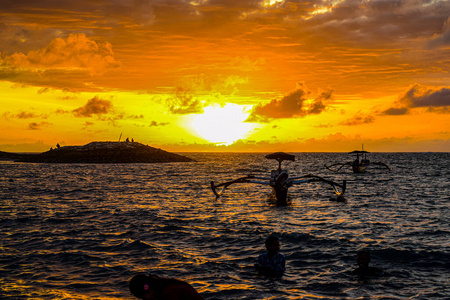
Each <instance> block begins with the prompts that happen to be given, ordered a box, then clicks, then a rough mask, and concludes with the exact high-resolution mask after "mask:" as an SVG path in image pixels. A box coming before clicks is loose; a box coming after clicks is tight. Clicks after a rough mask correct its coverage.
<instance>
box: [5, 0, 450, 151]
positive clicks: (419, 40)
mask: <svg viewBox="0 0 450 300" xmlns="http://www.w3.org/2000/svg"><path fill="white" fill-rule="evenodd" d="M449 71H450V1H443V0H442V1H439V0H327V1H325V0H310V1H287V0H285V1H283V0H251V1H250V0H229V1H228V0H192V1H189V0H184V1H183V0H167V1H163V0H154V1H149V0H64V1H61V0H0V151H8V152H36V151H37V152H42V151H47V150H49V149H50V147H55V145H56V144H57V143H59V144H60V145H61V146H64V145H84V144H87V143H89V142H91V141H118V140H119V137H121V140H125V139H126V138H127V137H128V138H130V139H132V138H133V139H134V140H135V141H138V142H141V143H143V144H148V145H149V146H153V147H158V148H163V149H164V150H167V151H175V152H185V151H233V152H244V151H251V152H274V151H285V152H304V151H308V152H309V151H321V152H322V151H323V152H341V151H343V152H347V151H352V150H355V149H361V145H362V144H364V148H365V150H368V151H373V152H391V151H392V152H402V151H444V152H449V151H450V74H449Z"/></svg>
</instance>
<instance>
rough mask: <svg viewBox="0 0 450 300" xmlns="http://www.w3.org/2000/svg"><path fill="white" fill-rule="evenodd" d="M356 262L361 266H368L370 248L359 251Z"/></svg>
mask: <svg viewBox="0 0 450 300" xmlns="http://www.w3.org/2000/svg"><path fill="white" fill-rule="evenodd" d="M356 262H357V263H358V266H359V267H360V268H367V267H368V266H369V263H370V252H369V251H368V250H361V251H358V254H357V256H356Z"/></svg>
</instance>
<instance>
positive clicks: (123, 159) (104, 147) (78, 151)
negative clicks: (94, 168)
mask: <svg viewBox="0 0 450 300" xmlns="http://www.w3.org/2000/svg"><path fill="white" fill-rule="evenodd" d="M0 160H13V161H16V162H30V163H167V162H193V161H194V160H193V159H191V158H189V157H186V156H183V155H179V154H175V153H171V152H167V151H164V150H161V149H158V148H153V147H150V146H147V145H144V144H141V143H138V142H91V143H89V144H87V145H84V146H64V147H58V148H55V149H51V150H49V151H47V152H43V153H39V154H22V153H9V152H2V151H0Z"/></svg>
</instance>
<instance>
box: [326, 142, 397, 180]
mask: <svg viewBox="0 0 450 300" xmlns="http://www.w3.org/2000/svg"><path fill="white" fill-rule="evenodd" d="M367 153H370V152H367V151H364V145H363V148H362V150H354V151H352V152H349V153H348V154H352V155H355V156H356V158H355V159H354V160H353V161H351V162H345V163H336V164H332V165H329V166H327V165H325V168H327V169H328V170H330V171H333V172H339V171H340V170H341V169H342V168H343V167H345V166H351V167H352V171H353V173H365V172H366V171H367V167H368V166H370V165H378V166H382V167H385V168H387V169H388V170H389V171H391V170H392V168H391V167H389V166H388V165H386V164H385V163H383V162H371V161H370V160H369V159H368V158H367ZM335 166H339V168H337V169H334V168H333V167H335Z"/></svg>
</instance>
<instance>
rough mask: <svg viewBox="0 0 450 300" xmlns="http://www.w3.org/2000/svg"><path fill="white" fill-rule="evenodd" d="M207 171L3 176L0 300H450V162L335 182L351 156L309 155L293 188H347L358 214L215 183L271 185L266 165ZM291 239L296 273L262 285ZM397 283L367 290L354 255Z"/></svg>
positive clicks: (396, 166)
mask: <svg viewBox="0 0 450 300" xmlns="http://www.w3.org/2000/svg"><path fill="white" fill-rule="evenodd" d="M186 155H187V156H190V157H193V158H194V159H196V160H197V162H195V163H171V164H103V165H92V164H73V165H67V164H25V163H13V162H0V226H1V227H0V228H1V231H0V298H1V299H132V298H131V295H130V293H129V291H128V280H129V279H130V278H131V276H133V275H134V274H135V273H137V272H142V271H147V272H153V273H156V274H158V275H161V276H167V277H176V278H180V279H182V280H186V281H188V282H189V283H191V284H192V285H193V286H194V287H195V288H196V289H197V290H198V291H199V292H200V293H201V294H202V296H203V297H204V298H205V299H300V298H304V299H342V298H348V299H358V298H359V299H369V298H386V299H444V298H449V297H450V290H449V288H448V286H450V281H449V277H450V276H449V273H450V272H449V269H450V264H449V261H450V255H449V251H450V242H449V241H450V238H449V237H450V235H449V231H450V230H449V224H450V215H449V202H450V201H449V200H450V196H449V195H450V168H449V162H450V153H411V154H400V153H373V154H372V156H371V159H372V161H384V162H385V163H387V164H389V165H390V166H392V168H393V170H392V171H391V172H386V171H384V170H383V169H377V168H373V169H371V170H370V172H369V173H366V174H353V173H351V172H350V171H349V170H347V172H344V173H339V174H336V173H331V172H330V171H328V170H326V169H325V168H324V167H323V165H324V163H333V162H338V161H351V158H350V157H348V156H347V155H346V154H337V153H326V154H325V153H297V154H296V161H295V162H286V163H284V165H285V167H286V168H287V169H288V170H289V171H290V174H291V176H293V175H305V174H308V173H312V174H315V175H320V176H324V177H326V178H329V179H332V180H336V181H342V180H344V179H345V180H347V182H348V183H347V194H346V198H347V200H348V202H347V203H336V202H332V201H329V199H330V196H331V195H332V193H333V192H332V190H331V189H330V188H329V187H328V186H326V185H322V184H319V183H310V184H302V185H300V186H295V187H292V188H290V190H289V195H290V205H289V206H287V207H277V206H274V205H273V204H272V203H271V202H270V201H269V200H268V195H269V193H270V188H268V187H265V186H257V185H235V186H231V187H230V188H229V189H228V190H227V191H226V192H225V194H224V195H223V196H222V197H221V198H219V199H217V200H216V199H215V197H214V196H213V194H212V192H211V190H210V188H209V182H210V181H211V180H214V181H216V182H222V181H225V180H230V179H235V178H237V177H239V176H243V175H247V174H254V175H262V176H264V175H266V174H267V173H268V172H270V170H271V169H274V168H276V166H277V163H276V162H274V161H268V160H266V159H265V158H264V154H260V153H258V154H213V153H205V154H204V153H188V154H186ZM271 233H274V234H276V235H278V236H279V238H280V243H281V253H283V254H284V255H285V256H286V260H287V272H286V274H285V275H284V276H283V277H282V278H281V279H268V278H261V277H257V276H256V275H255V273H254V270H253V264H254V263H255V261H256V258H257V256H258V255H259V254H260V253H262V252H264V240H265V238H266V237H267V236H268V235H269V234H271ZM360 249H370V250H371V252H372V265H373V266H376V267H379V268H382V269H383V270H384V271H385V272H386V275H385V276H382V277H378V278H373V279H371V280H370V281H364V282H362V281H360V280H358V278H356V277H355V276H354V275H353V274H352V273H351V271H352V270H353V269H354V268H355V265H356V262H355V256H356V252H357V251H358V250H360Z"/></svg>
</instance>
